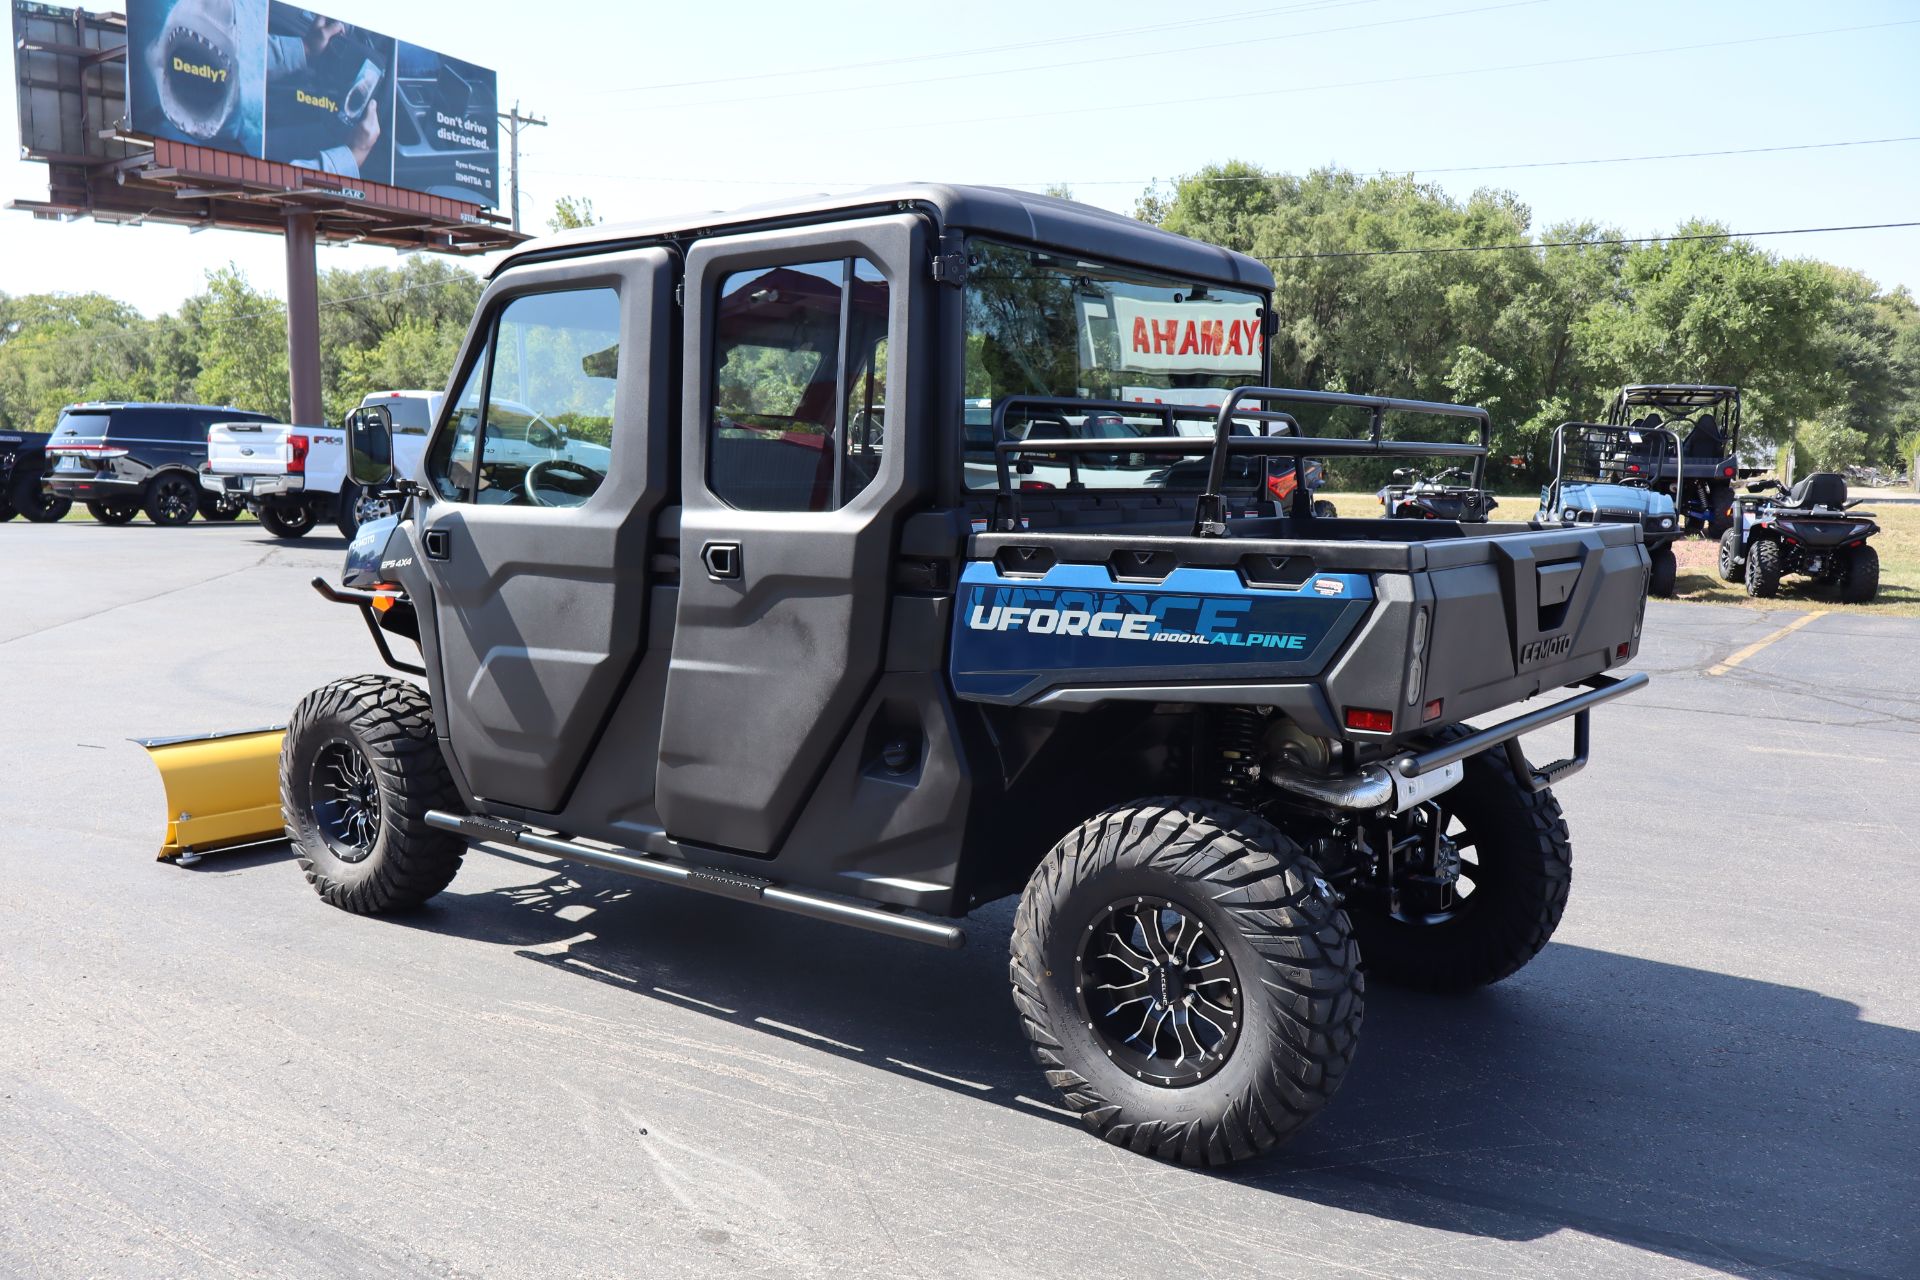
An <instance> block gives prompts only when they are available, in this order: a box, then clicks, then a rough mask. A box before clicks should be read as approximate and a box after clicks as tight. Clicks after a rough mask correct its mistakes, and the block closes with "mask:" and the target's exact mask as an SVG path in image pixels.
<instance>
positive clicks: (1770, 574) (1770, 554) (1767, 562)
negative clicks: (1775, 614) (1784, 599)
mask: <svg viewBox="0 0 1920 1280" xmlns="http://www.w3.org/2000/svg"><path fill="white" fill-rule="evenodd" d="M1780 558H1781V557H1780V544H1779V543H1777V542H1775V541H1774V540H1773V539H1772V538H1756V539H1755V540H1754V541H1753V542H1752V543H1751V544H1749V545H1748V547H1747V594H1748V595H1750V596H1752V597H1754V598H1755V599H1757V600H1766V599H1769V598H1771V597H1773V596H1776V595H1778V594H1780Z"/></svg>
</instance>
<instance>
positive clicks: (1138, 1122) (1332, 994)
mask: <svg viewBox="0 0 1920 1280" xmlns="http://www.w3.org/2000/svg"><path fill="white" fill-rule="evenodd" d="M1129 912H1131V913H1133V915H1132V916H1131V917H1129V916H1128V915H1127V913H1129ZM1129 918H1131V919H1133V920H1134V921H1135V922H1136V923H1141V924H1145V923H1147V922H1148V921H1151V922H1152V924H1153V925H1154V926H1155V927H1157V928H1159V929H1160V934H1159V942H1160V945H1161V947H1162V949H1163V950H1164V952H1165V955H1166V957H1167V964H1168V965H1169V966H1170V965H1175V964H1179V965H1184V966H1186V968H1185V972H1184V976H1182V977H1181V978H1180V980H1179V981H1178V983H1177V984H1176V987H1175V989H1174V990H1172V991H1171V992H1170V991H1169V988H1168V987H1167V986H1165V985H1161V983H1160V982H1159V981H1158V980H1157V979H1155V978H1149V979H1148V980H1147V985H1148V986H1149V987H1150V988H1151V994H1150V995H1149V996H1148V997H1147V1000H1148V1003H1149V1004H1152V1005H1153V1007H1152V1008H1151V1009H1148V1008H1142V1009H1141V1012H1142V1017H1143V1020H1144V1019H1145V1018H1147V1017H1148V1016H1150V1015H1151V1014H1152V1013H1154V1012H1155V1011H1157V1010H1160V1009H1165V1010H1166V1011H1167V1016H1168V1017H1169V1018H1174V1017H1177V1018H1179V1019H1183V1020H1184V1021H1182V1022H1181V1023H1180V1024H1179V1025H1180V1026H1181V1027H1186V1028H1189V1030H1188V1031H1187V1035H1188V1036H1189V1037H1192V1036H1195V1035H1196V1034H1205V1035H1210V1034H1212V1032H1220V1033H1222V1035H1221V1038H1219V1039H1216V1040H1215V1041H1214V1043H1213V1046H1212V1052H1211V1053H1210V1054H1197V1055H1191V1056H1190V1055H1189V1053H1188V1051H1187V1050H1186V1049H1185V1048H1184V1047H1182V1048H1181V1049H1180V1060H1179V1061H1175V1060H1174V1059H1173V1058H1172V1057H1171V1056H1168V1057H1166V1058H1154V1059H1146V1058H1143V1057H1142V1055H1141V1054H1140V1053H1139V1052H1136V1051H1132V1050H1129V1049H1127V1047H1126V1045H1125V1044H1124V1043H1123V1040H1122V1039H1121V1038H1116V1035H1114V1034H1110V1028H1111V1027H1112V1026H1113V1025H1114V1022H1115V1019H1117V1018H1118V1017H1119V1015H1118V1014H1110V1013H1109V1010H1108V1008H1107V1003H1106V1002H1107V999H1108V998H1109V996H1111V998H1112V999H1114V1000H1116V1001H1117V1000H1119V999H1121V998H1122V997H1123V995H1124V994H1125V993H1120V994H1113V993H1109V992H1104V991H1092V990H1087V989H1086V988H1089V987H1095V986H1098V985H1100V984H1099V982H1098V981H1097V978H1098V976H1099V973H1098V971H1099V970H1100V969H1102V968H1106V969H1110V970H1111V971H1112V972H1113V973H1115V974H1117V975H1119V976H1120V978H1121V979H1122V980H1123V981H1126V982H1129V983H1131V982H1132V980H1131V979H1130V978H1127V977H1126V975H1128V974H1130V973H1131V972H1133V970H1134V967H1135V966H1136V965H1140V964H1141V961H1140V960H1139V959H1138V958H1137V957H1138V955H1139V954H1140V953H1139V952H1138V951H1136V950H1135V949H1134V946H1132V945H1126V946H1115V947H1113V948H1112V949H1111V950H1110V951H1101V950H1100V949H1101V948H1102V947H1105V946H1106V945H1107V944H1106V943H1104V942H1100V941H1099V940H1101V939H1108V938H1112V937H1115V936H1117V935H1115V934H1113V933H1112V932H1111V931H1110V926H1112V925H1113V924H1114V922H1116V921H1121V920H1126V919H1129ZM1169 919H1172V920H1175V921H1176V923H1175V924H1174V925H1173V926H1171V927H1169V926H1168V925H1167V924H1166V921H1168V920H1169ZM1131 936H1132V937H1133V938H1134V939H1135V942H1136V944H1138V945H1139V946H1143V947H1145V948H1147V949H1148V950H1149V951H1151V950H1152V944H1151V943H1150V942H1147V941H1146V940H1145V939H1144V935H1137V934H1136V935H1131ZM1183 949H1184V952H1185V959H1184V960H1181V959H1180V958H1179V954H1180V952H1181V951H1182V950H1183ZM1090 952H1098V953H1099V954H1098V955H1090ZM1122 953H1125V954H1127V955H1131V956H1133V957H1135V958H1131V959H1121V960H1114V959H1107V958H1103V957H1104V956H1107V955H1113V956H1121V955H1122ZM1155 954H1156V955H1158V954H1159V953H1158V952H1156V953H1155ZM1223 958H1224V960H1225V962H1226V965H1227V966H1230V967H1222V965H1221V964H1220V961H1221V960H1222V959H1223ZM1116 965H1118V967H1115V966H1116ZM1145 967H1146V968H1147V969H1149V970H1152V971H1155V972H1157V971H1158V970H1157V969H1156V966H1154V965H1147V966H1145ZM1010 973H1011V977H1012V982H1013V1001H1014V1005H1015V1006H1016V1007H1017V1008H1018V1010H1019V1013H1020V1021H1021V1026H1022V1028H1023V1029H1024V1030H1025V1032H1026V1035H1027V1039H1028V1041H1029V1042H1030V1045H1031V1048H1032V1050H1033V1056H1034V1058H1035V1060H1036V1061H1038V1062H1039V1063H1040V1065H1041V1066H1042V1067H1044V1068H1046V1074H1047V1081H1048V1083H1049V1084H1051V1085H1052V1086H1053V1087H1054V1088H1055V1089H1056V1090H1058V1091H1059V1092H1060V1094H1061V1096H1062V1097H1063V1098H1064V1099H1065V1102H1066V1105H1067V1106H1068V1107H1070V1108H1071V1109H1072V1110H1073V1111H1075V1112H1076V1113H1078V1114H1079V1116H1080V1119H1081V1122H1082V1123H1083V1124H1084V1125H1085V1126H1086V1127H1087V1128H1088V1129H1089V1130H1091V1131H1092V1132H1094V1133H1097V1134H1099V1135H1100V1136H1101V1137H1103V1138H1105V1139H1106V1140H1107V1141H1108V1142H1111V1143H1114V1144H1115V1145H1117V1146H1123V1147H1127V1148H1130V1149H1131V1150H1133V1151H1136V1152H1139V1153H1141V1154H1143V1155H1152V1156H1157V1157H1159V1158H1161V1159H1166V1160H1174V1161H1178V1162H1179V1163H1181V1164H1188V1165H1219V1164H1226V1163H1228V1162H1230V1161H1234V1160H1242V1159H1246V1158H1247V1157H1249V1156H1253V1155H1256V1154H1258V1153H1260V1152H1263V1151H1267V1150H1269V1149H1271V1148H1273V1147H1274V1146H1277V1145H1278V1144H1279V1143H1281V1142H1282V1141H1284V1140H1285V1139H1286V1138H1287V1137H1288V1136H1289V1135H1291V1134H1292V1133H1293V1132H1294V1131H1295V1130H1297V1129H1299V1128H1300V1127H1301V1126H1302V1125H1304V1124H1305V1123H1306V1122H1307V1121H1308V1120H1310V1119H1311V1118H1312V1117H1313V1116H1314V1114H1315V1113H1317V1112H1318V1111H1319V1110H1320V1108H1321V1107H1323V1106H1325V1105H1326V1103H1327V1101H1328V1100H1329V1099H1330V1098H1332V1096H1333V1094H1334V1091H1335V1090H1337V1089H1338V1088H1339V1087H1340V1082H1341V1080H1342V1079H1344V1078H1345V1076H1346V1073H1347V1067H1348V1064H1349V1063H1351V1062H1352V1060H1353V1053H1354V1047H1355V1044H1356V1042H1357V1038H1358V1035H1359V1031H1360V1022H1361V1017H1362V1011H1363V1006H1364V980H1363V979H1362V977H1361V975H1360V972H1359V956H1358V954H1357V952H1356V950H1355V948H1354V944H1353V939H1352V936H1351V933H1350V929H1349V926H1348V923H1347V918H1346V913H1345V912H1343V911H1342V910H1341V909H1340V906H1339V904H1338V901H1337V900H1336V898H1335V896H1334V893H1333V891H1332V890H1331V889H1329V888H1328V886H1327V884H1326V882H1325V881H1324V880H1323V879H1321V877H1320V872H1319V869H1318V868H1317V867H1315V866H1314V864H1313V862H1312V861H1311V860H1310V859H1309V858H1307V856H1306V855H1305V854H1303V853H1302V852H1301V851H1300V849H1299V847H1298V846H1297V845H1295V844H1294V843H1293V841H1291V840H1289V839H1288V838H1287V837H1286V836H1284V835H1282V834H1281V833H1280V832H1279V831H1278V830H1276V829H1275V828H1274V827H1273V826H1271V825H1270V824H1268V823H1267V822H1265V821H1263V820H1262V819H1260V818H1257V817H1255V816H1253V815H1252V814H1249V813H1247V812H1245V811H1243V810H1240V809H1236V808H1234V807H1232V806H1230V805H1224V804H1218V803H1215V802H1212V801H1208V800H1198V799H1193V798H1190V797H1162V798H1158V799H1151V800H1141V801H1138V802H1136V803H1133V804H1130V805H1123V806H1120V807H1117V808H1113V809H1109V810H1107V811H1106V812H1105V813H1102V814H1099V815H1098V816H1096V817H1094V818H1091V819H1089V820H1088V821H1087V822H1085V823H1083V824H1081V826H1080V827H1079V828H1078V829H1076V830H1074V831H1073V832H1072V833H1070V834H1069V835H1068V836H1067V837H1066V838H1065V839H1063V840H1061V841H1060V843H1059V844H1057V845H1055V846H1054V848H1053V851H1052V852H1051V853H1049V854H1048V855H1047V857H1046V858H1045V860H1043V861H1042V862H1041V864H1040V866H1039V867H1038V868H1037V869H1036V870H1035V871H1034V873H1033V877H1032V879H1031V880H1030V881H1029V882H1028V884H1027V888H1026V892H1025V893H1024V894H1023V895H1022V897H1021V899H1020V909H1019V912H1018V914H1017V915H1016V917H1015V919H1014V930H1013V945H1012V960H1011V965H1010ZM1207 974H1212V975H1214V976H1211V977H1208V976H1205V975H1207ZM1223 975H1230V977H1228V976H1223ZM1188 983H1191V984H1192V985H1191V986H1189V985H1188ZM1136 985H1137V984H1136ZM1183 992H1184V993H1185V1005H1184V1006H1182V1004H1181V1001H1182V998H1183V997H1182V993H1183ZM1202 992H1206V993H1208V994H1207V998H1208V1000H1209V1001H1210V1002H1211V1003H1208V1004H1203V1005H1201V1006H1199V1009H1198V1010H1196V1009H1195V1006H1194V1000H1195V999H1196V998H1198V995H1199V993H1202ZM1155 1001H1165V1003H1164V1004H1156V1003H1153V1002H1155ZM1222 1004H1224V1005H1225V1007H1226V1008H1228V1009H1230V1010H1231V1011H1232V1015H1233V1016H1226V1015H1223V1014H1222V1012H1221V1008H1222ZM1133 1007H1139V1006H1133ZM1197 1011H1198V1012H1209V1013H1211V1015H1212V1016H1213V1017H1218V1018H1221V1020H1223V1021H1227V1022H1230V1023H1232V1025H1231V1026H1230V1027H1227V1028H1221V1027H1218V1026H1213V1025H1212V1024H1211V1022H1210V1020H1207V1019H1203V1020H1202V1022H1195V1021H1194V1016H1195V1013H1196V1012H1197ZM1096 1022H1098V1023H1099V1024H1100V1025H1099V1028H1098V1029H1096V1027H1095V1025H1093V1024H1094V1023H1096ZM1203 1023H1204V1024H1205V1025H1203ZM1142 1025H1143V1027H1144V1026H1145V1022H1144V1021H1143V1024H1142ZM1162 1025H1163V1024H1156V1028H1155V1032H1154V1036H1153V1039H1152V1040H1151V1041H1146V1042H1137V1043H1143V1044H1149V1045H1151V1046H1152V1047H1155V1048H1158V1047H1161V1046H1162V1045H1163V1044H1166V1045H1171V1044H1174V1043H1176V1041H1175V1040H1173V1039H1167V1040H1164V1041H1163V1039H1162ZM1209 1026H1212V1031H1211V1032H1210V1031H1209V1030H1208V1027H1209ZM1122 1029H1124V1027H1123V1028H1122ZM1166 1035H1167V1036H1168V1037H1174V1036H1177V1035H1178V1030H1177V1029H1176V1030H1172V1031H1167V1032H1166ZM1181 1043H1183V1042H1181ZM1116 1048H1117V1049H1118V1055H1117V1056H1116V1053H1115V1050H1116ZM1182 1072H1185V1073H1186V1074H1187V1075H1189V1076H1191V1075H1194V1074H1195V1073H1196V1072H1202V1073H1203V1074H1201V1075H1200V1078H1197V1079H1191V1080H1187V1081H1185V1082H1183V1083H1181V1084H1179V1085H1178V1086H1175V1085H1170V1084H1167V1083H1154V1082H1153V1077H1155V1076H1157V1077H1158V1078H1160V1079H1161V1080H1163V1081H1164V1080H1166V1079H1168V1078H1170V1077H1174V1076H1178V1075H1179V1074H1180V1073H1182Z"/></svg>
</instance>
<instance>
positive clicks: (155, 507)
mask: <svg viewBox="0 0 1920 1280" xmlns="http://www.w3.org/2000/svg"><path fill="white" fill-rule="evenodd" d="M145 505H146V509H147V519H149V520H151V521H153V522H154V523H155V524H157V525H160V526H161V527H163V528H169V529H173V528H178V527H180V526H181V525H185V524H191V523H193V517H194V515H195V514H196V513H197V512H198V511H199V510H200V486H199V484H198V483H197V482H195V481H194V480H191V479H189V478H188V477H187V476H185V475H182V474H181V473H180V472H178V471H168V472H165V473H163V474H161V475H157V476H155V477H154V478H153V479H152V480H151V481H150V482H149V483H148V484H147V501H146V504H145Z"/></svg>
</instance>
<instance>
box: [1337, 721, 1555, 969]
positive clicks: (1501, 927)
mask: <svg viewBox="0 0 1920 1280" xmlns="http://www.w3.org/2000/svg"><path fill="white" fill-rule="evenodd" d="M1469 732H1470V730H1468V729H1466V728H1465V727H1455V728H1453V729H1449V730H1447V731H1445V732H1443V733H1442V734H1440V735H1439V741H1441V742H1447V741H1450V740H1452V739H1455V738H1459V737H1463V736H1465V735H1466V734H1467V733H1469ZM1465 763H1466V770H1465V776H1464V777H1463V778H1462V779H1461V780H1460V782H1459V783H1458V784H1457V785H1456V786H1455V787H1454V788H1453V789H1452V790H1451V791H1448V792H1446V793H1445V794H1443V795H1441V796H1439V797H1437V798H1436V799H1435V800H1434V801H1433V802H1432V805H1431V806H1430V807H1429V809H1428V812H1429V813H1430V814H1432V815H1433V817H1434V820H1435V821H1438V822H1440V823H1441V824H1442V830H1443V833H1445V834H1448V835H1449V838H1451V839H1452V840H1453V842H1454V848H1455V850H1456V852H1457V853H1458V854H1459V855H1460V878H1459V881H1457V882H1456V883H1455V885H1454V887H1453V890H1452V893H1451V895H1450V898H1449V900H1448V901H1446V902H1445V904H1444V905H1441V904H1439V903H1436V902H1434V901H1432V900H1428V901H1426V902H1423V903H1421V904H1419V905H1418V906H1414V905H1412V904H1410V903H1409V902H1408V900H1407V899H1406V898H1404V897H1403V898H1402V899H1401V905H1400V909H1399V910H1397V911H1396V910H1393V909H1392V908H1391V907H1390V906H1389V904H1388V903H1387V902H1386V901H1385V900H1384V899H1380V898H1366V899H1363V898H1362V897H1361V896H1360V895H1359V894H1357V893H1356V894H1353V895H1350V897H1349V899H1348V901H1349V909H1350V911H1351V914H1352V917H1353V932H1354V936H1355V937H1356V938H1358V939H1359V941H1360V956H1361V959H1362V960H1363V961H1364V962H1365V965H1366V969H1367V973H1368V974H1369V975H1370V976H1376V977H1379V978H1380V979H1382V980H1383V981H1386V982H1391V983H1395V984H1396V985H1399V986H1404V987H1413V988H1416V989H1418V990H1422V991H1468V990H1471V989H1473V988H1475V987H1483V986H1486V985H1488V984H1489V983H1494V982H1498V981H1500V980H1501V979H1502V978H1506V977H1510V976H1512V975H1513V974H1515V973H1517V972H1519V971H1520V969H1521V968H1522V967H1523V966H1525V965H1526V963H1527V962H1528V961H1529V960H1531V959H1533V958H1534V957H1535V956H1536V955H1538V954H1540V949H1541V948H1542V947H1544V946H1546V945H1547V940H1548V939H1549V938H1551V937H1553V931H1554V930H1555V929H1556V928H1558V927H1559V924H1560V915H1561V913H1562V912H1563V911H1565V910H1566V908H1567V891H1568V890H1569V889H1570V888H1571V887H1572V885H1573V842H1572V840H1571V838H1570V837H1569V836H1568V834H1567V823H1566V819H1565V818H1563V817H1561V815H1560V803H1559V801H1557V800H1555V799H1554V798H1553V792H1552V791H1530V790H1528V789H1527V787H1526V786H1525V785H1524V784H1523V783H1522V782H1521V781H1520V779H1518V778H1516V777H1515V776H1514V773H1513V767H1512V765H1511V764H1509V763H1508V761H1507V753H1506V751H1505V750H1504V749H1502V748H1495V749H1494V750H1492V751H1483V752H1481V753H1480V754H1479V755H1477V756H1470V757H1469V758H1468V759H1467V760H1466V762H1465ZM1447 828H1451V829H1452V830H1451V832H1448V831H1447ZM1436 907H1438V909H1434V908H1436Z"/></svg>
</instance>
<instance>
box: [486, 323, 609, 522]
mask: <svg viewBox="0 0 1920 1280" xmlns="http://www.w3.org/2000/svg"><path fill="white" fill-rule="evenodd" d="M619 376H620V295H619V294H617V293H615V292H614V291H613V290H612V289H583V290H576V291H572V292H567V293H532V294H527V295H525V296H523V297H519V298H515V299H514V300H513V301H512V302H510V303H508V304H507V306H506V309H505V310H503V311H502V312H501V313H500V322H499V324H498V326H497V327H496V328H495V330H494V340H493V379H492V385H491V388H490V390H489V392H488V398H487V414H486V422H485V425H484V428H483V430H482V432H481V447H480V489H479V497H478V501H480V502H498V503H520V504H524V505H530V506H536V507H577V506H579V505H580V504H581V503H583V502H585V501H586V500H587V499H588V498H590V497H592V496H593V493H594V491H595V490H596V489H598V488H599V487H600V485H601V483H602V482H603V481H605V480H606V478H607V472H608V470H609V469H610V468H611V467H612V465H613V401H614V392H615V390H616V388H617V387H618V386H619Z"/></svg>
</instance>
